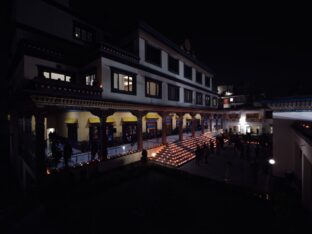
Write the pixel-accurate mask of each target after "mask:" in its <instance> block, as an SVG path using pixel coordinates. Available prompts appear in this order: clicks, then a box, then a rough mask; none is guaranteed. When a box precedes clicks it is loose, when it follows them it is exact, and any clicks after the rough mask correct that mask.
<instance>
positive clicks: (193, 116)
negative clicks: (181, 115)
mask: <svg viewBox="0 0 312 234" xmlns="http://www.w3.org/2000/svg"><path fill="white" fill-rule="evenodd" d="M191 116H192V137H195V124H196V119H195V114H194V113H192V114H191Z"/></svg>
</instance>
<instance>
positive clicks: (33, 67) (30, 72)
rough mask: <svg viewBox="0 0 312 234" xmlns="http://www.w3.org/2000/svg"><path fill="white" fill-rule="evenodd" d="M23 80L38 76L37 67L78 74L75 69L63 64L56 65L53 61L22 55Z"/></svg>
mask: <svg viewBox="0 0 312 234" xmlns="http://www.w3.org/2000/svg"><path fill="white" fill-rule="evenodd" d="M23 65H24V78H25V79H34V78H35V77H37V76H38V65H41V66H46V67H49V68H53V69H60V70H62V71H68V72H74V73H76V72H78V70H77V68H75V67H72V66H68V65H65V64H60V63H56V62H53V61H49V60H45V59H40V58H36V57H33V56H28V55H24V62H23Z"/></svg>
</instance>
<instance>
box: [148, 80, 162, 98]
mask: <svg viewBox="0 0 312 234" xmlns="http://www.w3.org/2000/svg"><path fill="white" fill-rule="evenodd" d="M145 96H146V97H153V98H161V82H159V81H156V80H153V79H150V78H145Z"/></svg>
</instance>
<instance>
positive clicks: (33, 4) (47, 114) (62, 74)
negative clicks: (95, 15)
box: [8, 0, 222, 184]
mask: <svg viewBox="0 0 312 234" xmlns="http://www.w3.org/2000/svg"><path fill="white" fill-rule="evenodd" d="M13 9H14V12H13V20H14V25H15V28H14V35H13V40H12V45H11V47H12V48H11V51H12V52H11V54H12V59H11V67H10V75H9V84H10V98H11V103H13V104H12V105H11V108H10V113H9V115H8V119H9V122H10V142H11V143H10V148H11V150H10V151H11V162H12V165H14V167H15V169H16V171H17V173H18V174H19V175H20V176H19V177H20V179H21V180H23V181H22V183H24V184H25V183H26V184H27V180H28V178H29V180H36V179H38V178H41V177H42V176H44V175H45V174H46V160H47V156H48V155H49V147H48V144H49V138H50V136H51V134H50V133H54V134H57V135H58V136H59V137H60V138H61V139H66V140H68V141H70V143H71V144H72V145H73V147H75V148H77V149H80V150H81V148H82V146H83V145H90V142H93V141H97V142H98V144H99V154H100V156H101V159H103V160H104V159H106V158H107V147H109V146H113V145H118V144H124V143H129V142H133V141H135V142H137V150H138V151H141V150H142V149H143V148H144V145H143V139H145V138H153V137H161V143H162V144H166V142H167V140H166V137H167V135H170V134H178V135H179V139H180V140H182V139H183V131H188V130H189V131H191V132H192V135H194V132H195V130H199V129H201V130H202V132H204V131H205V130H207V131H208V130H209V131H212V130H216V129H217V128H218V126H219V125H218V124H217V123H218V121H219V123H220V122H221V118H222V115H221V114H220V113H219V112H218V110H217V107H218V94H217V93H216V92H215V91H214V90H213V89H212V83H213V78H214V76H215V74H214V73H213V72H212V71H211V70H210V69H209V68H208V67H206V66H205V65H203V64H202V63H200V62H199V61H197V60H196V59H195V57H194V56H192V54H191V53H190V51H189V50H188V49H187V47H185V49H181V48H180V47H179V46H177V45H176V44H174V43H173V42H171V41H170V40H168V39H167V38H165V37H164V36H162V35H161V34H160V33H158V32H157V31H155V30H154V29H152V28H151V27H149V26H148V25H146V24H143V23H141V24H140V25H138V28H137V29H136V30H135V31H134V32H133V33H132V34H131V35H129V37H127V38H125V40H123V42H122V45H121V46H120V47H116V46H113V45H110V44H108V43H106V42H104V41H103V35H104V32H103V30H102V29H101V28H99V27H97V26H95V25H92V24H90V23H88V22H87V21H86V20H84V19H83V17H81V16H78V15H77V14H76V13H75V12H73V11H72V9H71V8H70V6H69V3H68V1H53V0H30V1H22V0H16V1H14V7H13ZM213 128H215V129H213Z"/></svg>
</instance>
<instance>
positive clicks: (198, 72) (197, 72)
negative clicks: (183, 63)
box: [195, 71, 203, 84]
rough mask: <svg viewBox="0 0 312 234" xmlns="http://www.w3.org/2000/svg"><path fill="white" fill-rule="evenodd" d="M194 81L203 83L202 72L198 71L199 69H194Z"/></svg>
mask: <svg viewBox="0 0 312 234" xmlns="http://www.w3.org/2000/svg"><path fill="white" fill-rule="evenodd" d="M198 74H200V82H198V79H197V78H198ZM195 81H196V83H198V84H203V73H202V72H200V71H196V77H195Z"/></svg>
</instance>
